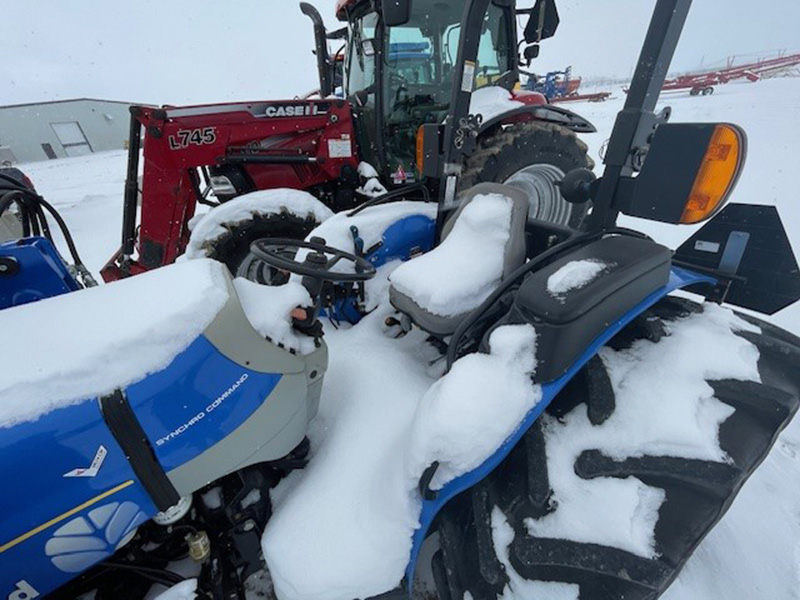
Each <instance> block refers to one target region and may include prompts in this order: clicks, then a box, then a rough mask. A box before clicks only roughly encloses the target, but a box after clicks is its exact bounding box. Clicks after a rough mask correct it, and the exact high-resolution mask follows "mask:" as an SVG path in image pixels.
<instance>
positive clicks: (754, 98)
mask: <svg viewBox="0 0 800 600" xmlns="http://www.w3.org/2000/svg"><path fill="white" fill-rule="evenodd" d="M623 101H624V94H623V93H622V92H621V91H620V90H618V91H617V92H616V93H615V98H614V99H612V100H611V101H609V102H606V103H603V104H574V105H572V106H571V107H570V108H572V109H573V110H575V111H576V112H579V113H581V114H582V115H584V116H586V117H587V118H589V119H590V120H591V121H593V122H594V123H595V124H596V125H597V126H598V129H599V130H600V132H599V133H597V134H594V135H592V136H586V138H585V139H586V141H587V142H588V143H589V145H590V148H591V151H592V155H593V157H595V159H596V160H597V162H598V163H599V162H600V161H599V159H597V155H598V151H599V149H600V147H601V146H602V144H603V142H604V141H605V139H607V137H608V135H609V132H610V128H611V126H612V124H613V121H614V117H615V115H616V112H617V110H619V108H620V107H621V105H622V102H623ZM665 103H666V104H669V105H671V106H672V107H673V115H674V116H673V119H674V120H675V121H676V122H678V121H709V120H714V119H717V120H727V121H731V122H734V123H738V124H740V125H742V126H743V127H744V128H745V129H746V131H747V132H748V135H749V142H750V143H749V160H748V165H747V167H746V169H745V172H744V175H743V177H742V179H741V181H740V183H739V187H738V188H737V191H736V193H735V195H734V201H739V202H748V203H761V204H774V205H777V206H778V207H779V209H780V211H781V215H782V217H783V220H784V224H785V226H786V228H787V230H788V232H789V235H790V238H791V239H792V242H793V244H794V247H795V251H796V252H798V253H799V254H800V208H799V207H798V205H797V202H796V191H795V190H796V187H795V185H794V184H795V179H796V177H795V172H794V163H795V158H794V155H795V152H794V151H793V149H794V144H795V140H796V139H798V138H800V122H798V120H797V119H796V118H794V116H795V115H796V113H797V111H798V106H799V105H800V79H776V80H771V81H763V82H759V83H757V84H730V85H728V86H720V87H719V88H718V89H717V93H716V94H715V95H713V96H710V97H695V98H692V97H690V96H688V95H676V96H670V97H667V98H666V99H665ZM22 168H23V169H24V170H25V171H26V172H27V173H28V174H29V175H30V176H31V178H32V179H33V180H34V182H35V184H36V185H37V187H38V189H39V191H40V192H41V193H42V194H43V195H44V196H45V197H46V198H47V199H48V200H50V201H51V202H52V203H53V204H54V205H55V206H56V207H57V208H58V209H59V210H60V211H61V213H62V215H63V216H64V218H65V219H66V220H67V223H68V224H69V226H70V227H71V229H72V231H73V235H74V237H75V239H76V241H77V243H78V246H79V249H80V250H81V252H82V254H83V257H84V260H85V262H86V263H87V266H88V267H89V268H90V269H92V270H93V271H95V272H96V271H98V270H99V269H100V267H101V266H102V265H103V264H104V263H105V262H106V261H107V260H108V258H109V257H110V256H111V255H112V254H113V252H114V251H115V250H116V249H117V247H118V246H119V238H120V227H121V209H122V188H123V181H124V176H125V154H124V153H122V152H118V153H107V154H100V155H95V156H91V157H82V158H75V159H66V160H61V161H52V162H45V163H35V164H29V165H23V166H22ZM625 224H627V225H632V226H634V227H637V228H640V229H643V230H645V231H646V232H648V233H650V234H651V235H653V236H654V237H655V238H656V239H658V240H659V241H662V242H664V243H666V244H667V245H670V246H672V247H675V246H677V245H678V244H679V243H681V242H682V241H683V240H684V239H686V238H687V237H688V236H689V234H690V233H691V229H690V228H685V227H684V228H678V227H670V226H663V225H656V224H651V223H646V222H639V221H636V222H629V223H625ZM775 321H776V322H777V323H778V324H779V325H781V326H783V327H786V328H787V329H790V330H793V331H794V332H796V333H800V306H795V307H792V308H790V309H788V310H786V311H783V312H782V313H780V314H778V315H776V317H775ZM334 337H335V336H334ZM387 341H388V340H387ZM348 342H349V343H350V344H352V346H351V350H352V352H354V353H357V352H359V351H360V352H362V353H364V354H365V355H364V356H363V358H364V360H367V361H368V360H373V359H374V357H373V356H371V355H368V354H370V353H365V351H364V349H363V348H361V349H360V350H359V345H358V343H357V342H358V340H357V339H352V340H349V341H348ZM409 350H410V349H408V348H404V347H403V346H402V345H401V346H399V347H398V346H396V345H395V346H394V350H393V351H394V352H395V354H397V356H396V358H397V360H398V361H402V360H408V355H407V354H406V353H407V352H408V351H409ZM353 356H354V355H351V356H349V357H348V359H349V360H348V364H347V365H339V367H340V368H337V365H336V362H335V361H336V360H337V359H336V355H335V353H334V354H333V356H332V361H333V362H332V365H331V366H332V368H331V375H333V377H331V378H330V380H329V381H327V382H326V384H329V385H330V387H332V388H336V386H335V383H336V378H339V379H340V380H347V379H348V374H349V373H350V371H349V369H351V368H352V365H353V364H354V362H353V360H354V359H353ZM395 366H397V363H395ZM411 368H417V367H413V366H412V365H409V369H411ZM420 375H422V374H420ZM350 376H352V375H350ZM386 383H387V382H385V381H382V380H381V379H380V377H376V378H375V381H374V382H372V383H371V384H370V383H369V382H368V384H369V385H373V384H374V389H375V393H382V392H385V390H386V388H385V386H386ZM340 387H341V386H340ZM419 391H420V392H421V391H422V390H419ZM406 392H408V390H406ZM340 396H341V394H340V395H336V394H333V395H328V396H326V398H325V400H324V402H327V403H328V406H327V407H323V408H322V415H323V416H324V415H330V414H331V411H332V410H333V409H334V408H335V409H337V410H339V409H341V410H356V409H357V408H358V407H356V406H354V405H353V404H352V403H348V398H346V397H340ZM376 408H377V407H376ZM394 408H395V410H397V411H401V412H402V411H405V412H408V411H409V410H411V407H409V406H408V405H405V406H404V405H402V404H401V403H396V404H395V406H394ZM398 417H400V415H398ZM406 417H408V415H407V414H405V413H404V414H403V416H402V418H406ZM367 418H368V417H367ZM390 420H391V419H390ZM316 427H317V432H318V435H319V436H324V435H329V434H331V431H329V430H327V428H326V423H325V421H324V420H322V421H320V422H319V423H318V424H317V426H316ZM312 433H313V432H312ZM373 433H374V435H376V436H380V435H382V433H381V432H380V431H375V432H373ZM386 435H389V434H388V433H387V434H386ZM331 450H332V452H333V451H335V452H341V453H345V454H346V453H347V452H348V449H347V448H340V449H338V450H337V449H335V448H333V449H331ZM335 452H333V454H328V455H327V456H326V457H319V458H321V459H323V460H326V461H328V462H330V461H334V460H336V458H335V457H336V454H335ZM798 540H800V421H796V422H795V423H794V424H793V425H791V426H790V428H789V429H788V430H787V431H786V432H785V433H784V435H783V436H782V438H781V439H780V440H779V442H778V444H777V445H776V447H775V449H774V451H773V452H772V454H771V455H770V457H769V458H768V459H767V460H766V461H765V462H764V464H763V465H762V467H761V469H760V470H759V471H758V472H757V473H756V475H754V476H753V478H752V479H751V480H750V482H749V483H748V484H747V485H746V486H745V487H744V489H743V491H742V492H741V494H740V496H739V498H738V499H737V501H736V503H735V504H734V505H733V507H732V508H731V510H730V512H729V513H728V514H727V516H726V517H725V518H724V519H723V521H722V522H721V523H720V524H719V525H718V527H717V528H716V529H715V530H714V531H713V532H712V533H711V534H710V535H709V537H708V538H707V539H706V541H705V542H704V543H703V544H702V545H701V547H700V548H699V550H698V551H697V553H696V554H695V556H694V558H693V559H692V560H691V561H690V562H689V563H688V565H687V567H686V569H685V570H684V572H683V573H682V574H681V576H680V578H679V579H678V580H677V581H676V583H675V584H674V586H673V587H672V588H671V589H670V591H669V592H668V593H667V594H666V596H665V598H667V600H694V599H696V598H726V599H733V600H738V599H741V600H744V599H750V598H771V599H776V600H784V599H786V600H789V599H797V598H800V592H799V591H798V590H800V578H798V573H799V572H800V544H798Z"/></svg>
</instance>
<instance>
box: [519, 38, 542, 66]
mask: <svg viewBox="0 0 800 600" xmlns="http://www.w3.org/2000/svg"><path fill="white" fill-rule="evenodd" d="M539 50H540V48H539V44H531V45H530V46H526V47H525V50H524V51H523V52H522V56H523V57H524V59H525V64H526V66H528V67H530V66H531V63H532V62H533V60H534V59H536V58H539Z"/></svg>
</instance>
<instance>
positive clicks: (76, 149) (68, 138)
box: [50, 121, 92, 156]
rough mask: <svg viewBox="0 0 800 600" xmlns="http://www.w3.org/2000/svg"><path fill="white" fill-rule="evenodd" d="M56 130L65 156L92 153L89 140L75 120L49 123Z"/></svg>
mask: <svg viewBox="0 0 800 600" xmlns="http://www.w3.org/2000/svg"><path fill="white" fill-rule="evenodd" d="M50 126H51V127H52V128H53V131H55V132H56V136H57V137H58V141H59V142H61V145H62V146H64V152H66V153H67V156H85V155H87V154H91V153H92V147H91V146H90V145H89V140H87V139H86V136H85V135H83V130H82V129H81V126H80V125H79V124H78V122H77V121H70V122H68V123H50Z"/></svg>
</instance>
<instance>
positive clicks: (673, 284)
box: [404, 267, 716, 595]
mask: <svg viewBox="0 0 800 600" xmlns="http://www.w3.org/2000/svg"><path fill="white" fill-rule="evenodd" d="M715 281H716V280H715V279H714V278H712V277H710V276H708V275H701V274H698V273H695V272H693V271H689V270H686V269H682V268H679V267H672V268H671V270H670V274H669V280H668V282H667V283H666V285H664V286H663V287H661V288H659V289H657V290H655V291H654V292H652V293H651V294H650V295H648V296H647V297H646V298H644V299H643V300H642V301H641V302H639V303H638V304H636V305H635V306H634V307H633V308H631V309H630V310H628V311H627V312H626V313H624V314H623V315H622V316H621V317H619V318H618V319H616V320H613V321H611V322H610V323H609V324H608V326H607V327H606V328H605V330H603V331H602V333H600V335H598V336H597V337H596V338H595V339H594V340H593V341H592V342H591V344H589V346H588V347H586V348H585V350H584V351H583V353H582V354H580V356H578V358H577V359H576V360H575V361H574V362H573V363H572V364H571V365H570V366H569V367H568V368H567V370H566V372H564V373H563V374H561V375H560V376H559V377H557V378H556V379H553V380H551V381H548V382H546V383H543V384H541V388H542V398H541V400H540V401H539V403H538V404H537V405H536V406H535V407H533V408H532V409H531V410H530V411H529V412H528V414H527V415H526V416H525V418H524V419H523V420H522V422H521V423H520V425H519V427H517V429H516V430H515V432H514V433H513V434H512V435H511V436H510V437H509V438H508V439H507V440H506V441H505V442H504V443H503V444H502V445H501V446H500V447H499V448H498V449H497V450H496V451H495V452H494V454H492V455H491V456H489V457H488V458H487V459H486V460H485V461H484V462H483V463H482V464H481V465H480V466H478V467H477V468H475V469H473V470H472V471H468V472H467V473H464V474H463V475H460V476H459V477H457V478H455V479H453V480H452V481H450V482H449V483H447V484H446V485H444V486H443V487H442V488H441V489H440V490H438V491H437V492H436V493H435V494H430V495H428V494H424V495H423V498H422V503H421V510H420V516H419V523H420V525H419V528H418V529H417V530H416V531H415V532H414V536H413V541H412V548H411V555H410V558H409V562H408V565H407V566H406V576H405V580H404V581H405V582H406V585H407V587H408V589H407V591H408V593H409V595H411V594H412V593H413V582H414V573H415V570H416V565H417V560H418V558H419V555H420V551H421V549H422V546H423V543H424V541H425V538H426V537H427V535H428V531H429V529H430V528H431V525H432V524H433V522H434V520H435V518H436V516H437V515H438V514H439V512H440V511H441V510H442V508H444V506H445V505H446V504H447V503H448V502H449V501H450V500H451V499H453V498H454V497H455V496H457V495H458V494H460V493H462V492H464V491H465V490H467V489H469V488H471V487H474V486H475V485H477V484H478V483H479V482H480V481H482V480H483V479H484V478H486V477H487V476H488V475H489V474H490V473H491V472H492V471H493V470H494V469H495V468H496V467H497V466H498V465H500V463H501V462H502V461H503V460H504V459H505V458H506V457H507V456H508V454H509V453H510V452H511V450H512V449H513V448H514V447H515V446H516V445H517V444H518V443H519V442H520V441H521V440H522V437H523V436H524V435H525V433H526V432H527V431H528V430H529V429H530V428H531V426H533V424H534V423H535V422H536V421H537V420H538V419H539V417H540V416H541V415H542V413H543V412H544V410H545V409H546V408H547V406H548V405H549V404H550V403H551V402H552V401H553V399H554V398H555V397H556V396H557V395H558V394H559V393H560V392H561V390H562V389H563V388H564V387H565V386H566V385H567V383H569V381H570V380H572V378H573V377H575V375H576V374H577V373H578V372H579V371H580V370H581V369H582V368H583V367H584V366H585V365H586V364H587V363H588V362H589V361H590V360H591V359H592V358H593V357H594V356H595V355H597V353H598V352H599V351H600V349H601V348H602V347H603V346H604V345H605V344H606V343H608V342H609V341H610V340H611V338H613V337H614V336H615V335H616V334H617V333H619V332H620V331H621V330H622V329H623V328H624V327H625V326H627V325H628V324H629V323H631V322H632V321H633V320H634V319H636V318H637V317H638V316H639V315H641V314H642V313H644V312H645V311H647V310H648V309H649V308H650V307H652V306H653V305H655V304H656V303H657V302H658V301H660V300H661V299H663V298H664V297H665V296H667V295H669V294H670V293H672V292H674V291H675V290H679V289H683V288H686V287H689V286H692V285H695V284H698V283H714V282H715Z"/></svg>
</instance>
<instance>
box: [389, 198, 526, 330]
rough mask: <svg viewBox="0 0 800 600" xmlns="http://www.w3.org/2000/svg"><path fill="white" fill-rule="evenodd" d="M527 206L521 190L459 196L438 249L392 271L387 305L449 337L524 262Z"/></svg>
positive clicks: (422, 326)
mask: <svg viewBox="0 0 800 600" xmlns="http://www.w3.org/2000/svg"><path fill="white" fill-rule="evenodd" d="M528 206H529V204H528V198H527V197H526V195H525V194H524V192H522V191H520V190H518V189H516V188H512V187H508V186H504V185H500V184H496V183H481V184H478V185H476V186H474V187H473V188H471V189H469V190H467V191H465V192H463V196H462V198H461V204H460V207H459V209H458V210H457V211H456V213H455V214H454V215H453V216H452V217H451V218H450V220H449V221H448V222H447V223H445V225H444V228H443V229H442V242H441V243H440V244H439V246H438V247H436V248H435V249H434V250H432V251H431V252H429V253H427V254H424V255H422V256H420V257H418V258H415V259H413V260H411V261H409V262H407V263H405V264H403V265H401V266H400V267H398V268H397V269H396V270H395V271H394V273H392V275H391V287H390V288H389V299H390V301H391V303H392V305H393V306H394V307H395V308H396V309H397V310H399V311H400V312H403V313H405V314H407V315H408V316H409V317H410V318H411V320H412V321H414V323H416V324H417V325H418V326H419V327H421V328H422V329H424V330H425V331H428V332H429V333H432V334H434V335H437V336H447V335H450V334H452V333H453V332H454V331H455V330H456V328H457V327H458V325H459V324H460V323H461V321H462V320H463V319H464V317H466V315H468V314H469V313H470V312H471V311H472V310H474V309H475V308H477V307H478V306H480V304H481V303H482V302H483V301H484V300H485V299H486V298H487V297H488V296H489V295H490V294H491V293H492V292H493V291H494V290H495V289H497V286H498V285H499V284H500V282H501V281H502V280H503V278H504V277H506V276H508V275H509V274H510V273H511V272H512V271H514V270H515V269H517V268H518V267H519V266H520V265H522V264H523V263H524V262H525V255H526V246H525V223H526V221H527V219H528Z"/></svg>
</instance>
